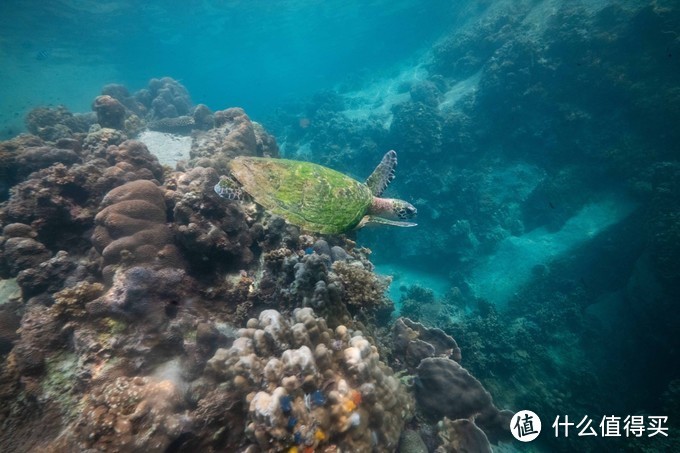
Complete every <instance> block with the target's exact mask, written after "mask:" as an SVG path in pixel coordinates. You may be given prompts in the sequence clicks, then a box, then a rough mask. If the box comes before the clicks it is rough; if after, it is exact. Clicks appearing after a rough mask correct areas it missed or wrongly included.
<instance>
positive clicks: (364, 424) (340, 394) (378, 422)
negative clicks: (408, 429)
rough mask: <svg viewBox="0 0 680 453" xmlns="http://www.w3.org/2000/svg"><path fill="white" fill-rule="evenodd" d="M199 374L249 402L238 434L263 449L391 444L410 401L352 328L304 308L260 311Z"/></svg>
mask: <svg viewBox="0 0 680 453" xmlns="http://www.w3.org/2000/svg"><path fill="white" fill-rule="evenodd" d="M281 351H282V352H281ZM206 376H207V378H208V379H211V380H215V381H216V382H220V383H224V385H225V386H226V389H228V391H230V392H232V393H233V394H235V395H238V396H239V398H240V399H241V400H242V401H249V404H248V406H249V410H248V415H247V420H246V435H247V437H248V440H249V442H250V444H251V445H253V446H259V448H262V449H266V450H271V449H274V450H277V451H281V450H285V449H289V448H291V447H296V446H299V448H301V447H302V446H307V447H312V448H322V449H323V448H327V447H331V446H333V447H334V448H338V449H342V450H343V451H344V450H347V451H370V450H371V449H374V448H377V449H379V450H383V449H384V450H394V449H395V448H396V446H397V442H398V440H399V434H400V432H401V427H402V426H403V423H404V420H405V419H406V418H407V417H408V416H409V413H410V408H411V401H410V398H409V395H408V394H407V393H406V391H405V389H404V388H403V387H402V386H401V384H400V383H399V381H398V380H397V379H396V378H395V377H394V376H392V374H391V370H389V368H387V367H386V366H385V365H384V364H382V363H381V362H380V360H379V356H378V353H377V350H376V348H375V347H374V346H372V345H371V344H370V343H369V342H368V341H367V340H366V339H365V338H364V337H363V336H361V334H360V332H355V333H354V335H352V334H351V332H350V330H349V329H348V328H347V327H345V326H338V327H337V328H336V329H335V331H333V330H331V329H329V328H328V326H327V325H326V322H325V320H323V319H322V318H317V317H316V316H315V315H314V312H313V311H312V309H310V308H302V309H295V310H294V312H293V316H292V318H288V317H286V316H284V315H282V314H280V313H278V312H276V311H274V310H265V311H263V312H262V313H261V314H260V317H259V319H251V320H250V321H248V324H247V328H245V329H241V330H240V332H239V338H237V339H236V340H235V341H234V343H233V345H232V346H231V348H229V349H218V350H217V351H216V352H215V355H214V356H213V358H212V359H210V360H209V361H208V365H207V367H206Z"/></svg>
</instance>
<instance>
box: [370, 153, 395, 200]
mask: <svg viewBox="0 0 680 453" xmlns="http://www.w3.org/2000/svg"><path fill="white" fill-rule="evenodd" d="M396 167H397V152H396V151H394V150H390V151H387V152H386V153H385V155H384V156H383V158H382V160H381V161H380V163H379V164H378V166H377V167H376V168H375V170H373V173H371V176H369V177H368V179H367V180H366V185H367V186H368V188H369V189H371V193H372V194H373V196H374V197H379V196H380V195H382V193H383V192H384V191H385V189H386V188H387V186H388V185H389V184H390V182H392V180H393V179H394V169H395V168H396Z"/></svg>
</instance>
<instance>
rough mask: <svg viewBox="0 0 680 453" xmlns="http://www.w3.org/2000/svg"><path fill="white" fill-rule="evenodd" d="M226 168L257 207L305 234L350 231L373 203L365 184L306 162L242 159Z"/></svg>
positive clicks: (239, 158) (236, 159)
mask: <svg viewBox="0 0 680 453" xmlns="http://www.w3.org/2000/svg"><path fill="white" fill-rule="evenodd" d="M229 168H230V170H231V174H232V176H233V177H234V178H235V179H236V180H237V181H238V182H239V183H240V184H241V185H242V186H243V190H245V191H246V192H247V193H248V194H249V195H250V196H252V197H253V199H254V200H255V201H256V202H257V203H259V204H261V205H262V206H264V207H265V208H266V209H268V210H269V211H271V212H273V213H274V214H277V215H280V216H281V217H283V218H284V219H286V220H287V221H288V222H289V223H292V224H294V225H298V226H300V227H302V228H303V229H305V230H308V231H313V232H318V233H331V234H332V233H342V232H344V231H348V230H351V229H352V228H354V227H355V226H357V224H358V223H359V221H360V220H361V219H362V218H363V216H364V215H365V214H366V212H367V210H368V208H369V206H370V205H371V203H372V201H373V195H372V194H371V191H370V190H369V188H368V186H366V185H365V184H362V183H360V182H359V181H356V180H355V179H352V178H350V177H349V176H346V175H343V174H342V173H340V172H337V171H335V170H331V169H330V168H326V167H323V166H321V165H317V164H313V163H310V162H302V161H296V160H287V159H271V158H264V157H243V156H241V157H237V158H235V159H233V160H232V161H231V162H230V163H229Z"/></svg>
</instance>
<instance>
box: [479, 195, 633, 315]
mask: <svg viewBox="0 0 680 453" xmlns="http://www.w3.org/2000/svg"><path fill="white" fill-rule="evenodd" d="M634 208H635V204H634V203H632V202H631V201H629V200H627V199H625V198H622V197H621V196H618V195H615V194H606V195H603V196H602V197H601V198H600V199H599V200H596V201H593V202H592V203H590V204H587V205H586V206H584V207H583V208H582V209H581V211H579V212H578V213H577V214H576V215H575V216H573V217H572V218H571V219H569V220H568V221H567V222H566V223H565V224H564V226H563V227H562V228H561V229H560V230H559V231H556V232H549V231H547V230H546V229H545V228H536V229H534V230H532V231H529V232H528V233H526V234H524V235H522V236H510V237H508V238H507V239H505V240H504V241H502V242H501V243H500V245H499V247H498V249H497V250H496V252H495V253H494V254H493V255H490V256H488V257H487V258H486V259H484V260H482V261H481V262H480V264H479V265H477V266H476V267H475V269H474V270H473V271H472V275H471V276H470V279H469V281H468V282H469V283H470V286H471V287H472V288H473V290H474V291H475V293H476V295H477V296H478V297H482V298H484V299H486V300H488V301H490V302H493V303H494V304H496V305H498V306H504V305H505V304H506V303H507V302H508V301H509V300H510V298H511V297H512V296H513V295H514V294H515V293H516V292H517V291H518V290H519V289H520V287H521V286H522V285H524V284H526V283H528V282H529V280H530V279H531V276H532V275H533V274H532V273H533V269H534V268H535V267H536V266H539V265H548V264H550V261H552V260H554V259H555V258H558V257H560V256H563V255H564V254H567V253H569V252H570V251H571V250H573V249H575V248H576V247H578V246H581V245H583V244H585V243H586V242H588V241H589V240H591V239H594V238H595V236H597V235H599V234H603V233H605V232H606V230H607V228H609V227H611V226H613V225H615V224H617V223H618V222H620V221H622V220H623V219H625V218H626V217H627V216H628V215H629V214H630V213H632V212H633V209H634Z"/></svg>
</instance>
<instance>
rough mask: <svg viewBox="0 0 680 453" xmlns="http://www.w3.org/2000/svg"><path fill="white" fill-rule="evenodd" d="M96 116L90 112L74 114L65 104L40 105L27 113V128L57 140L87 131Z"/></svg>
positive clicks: (42, 136)
mask: <svg viewBox="0 0 680 453" xmlns="http://www.w3.org/2000/svg"><path fill="white" fill-rule="evenodd" d="M94 122H95V118H93V117H92V116H90V115H88V114H75V115H74V114H73V113H71V112H70V111H69V110H68V109H67V108H66V107H64V106H63V105H60V106H57V107H53V108H50V107H38V108H35V109H33V110H31V111H30V112H28V115H26V129H28V132H30V133H31V134H33V135H37V136H38V137H40V138H41V139H43V140H45V141H51V142H55V141H57V140H59V139H62V138H71V137H73V136H74V134H78V133H84V132H87V130H88V128H89V127H90V125H91V124H93V123H94Z"/></svg>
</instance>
